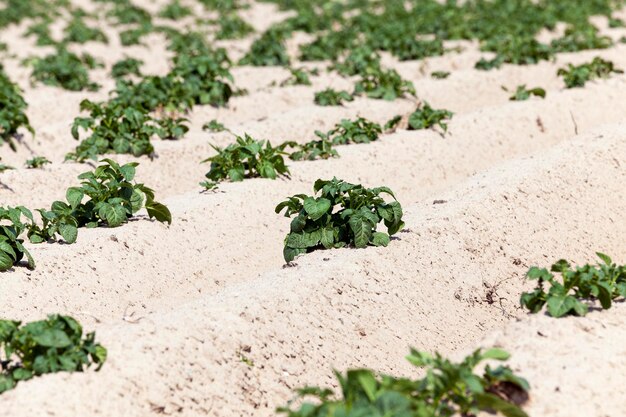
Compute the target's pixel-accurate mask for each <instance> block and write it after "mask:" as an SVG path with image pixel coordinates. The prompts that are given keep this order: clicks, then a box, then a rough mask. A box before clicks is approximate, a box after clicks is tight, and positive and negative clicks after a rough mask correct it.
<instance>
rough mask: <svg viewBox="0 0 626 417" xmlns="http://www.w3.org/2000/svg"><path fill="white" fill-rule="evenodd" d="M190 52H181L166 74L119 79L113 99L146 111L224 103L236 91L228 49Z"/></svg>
mask: <svg viewBox="0 0 626 417" xmlns="http://www.w3.org/2000/svg"><path fill="white" fill-rule="evenodd" d="M190 52H191V53H179V54H177V55H176V57H175V58H174V67H173V68H172V70H171V71H170V73H168V74H167V75H165V76H148V77H144V78H143V79H142V80H141V81H139V82H138V83H134V82H132V81H127V80H122V81H120V82H118V84H117V87H116V90H115V92H114V95H113V98H112V100H111V101H114V102H116V103H118V104H119V105H121V106H122V107H133V108H137V109H142V110H143V111H152V110H156V109H158V108H164V109H165V110H167V111H186V110H189V109H190V108H191V107H193V106H194V105H196V104H210V105H213V106H224V105H225V104H226V103H228V101H229V100H230V98H231V97H232V96H233V95H234V94H235V91H233V88H232V86H231V84H232V83H233V77H232V75H231V73H230V70H229V67H230V60H229V59H228V56H227V55H226V51H225V50H223V49H218V50H215V51H213V50H203V51H202V52H201V53H200V54H196V53H195V52H194V51H193V50H190Z"/></svg>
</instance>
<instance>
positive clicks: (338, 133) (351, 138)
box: [315, 117, 382, 145]
mask: <svg viewBox="0 0 626 417" xmlns="http://www.w3.org/2000/svg"><path fill="white" fill-rule="evenodd" d="M315 134H316V135H317V136H319V137H320V138H322V139H326V140H328V141H330V142H331V143H332V144H333V145H348V144H350V143H370V142H372V141H375V140H377V139H378V137H379V136H380V135H381V134H382V128H381V127H380V125H379V124H378V123H374V122H370V121H369V120H367V119H364V118H363V117H359V118H357V119H356V120H349V119H342V120H341V122H339V123H337V124H336V125H335V127H334V128H333V129H332V130H330V131H328V133H322V132H320V131H316V132H315Z"/></svg>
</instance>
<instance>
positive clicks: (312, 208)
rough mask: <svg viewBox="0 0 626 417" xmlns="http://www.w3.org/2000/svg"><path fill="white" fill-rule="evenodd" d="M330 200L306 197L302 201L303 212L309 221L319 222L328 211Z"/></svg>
mask: <svg viewBox="0 0 626 417" xmlns="http://www.w3.org/2000/svg"><path fill="white" fill-rule="evenodd" d="M330 205H331V204H330V200H328V199H326V198H318V199H314V198H311V197H307V198H306V199H305V200H304V211H306V213H307V214H308V215H309V217H310V218H311V220H313V221H316V220H319V219H320V218H321V217H322V216H323V215H324V214H326V212H327V211H328V210H329V209H330Z"/></svg>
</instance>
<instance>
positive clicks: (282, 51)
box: [239, 28, 290, 67]
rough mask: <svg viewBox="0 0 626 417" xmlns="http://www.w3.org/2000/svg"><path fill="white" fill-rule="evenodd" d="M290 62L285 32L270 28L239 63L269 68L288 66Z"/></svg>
mask: <svg viewBox="0 0 626 417" xmlns="http://www.w3.org/2000/svg"><path fill="white" fill-rule="evenodd" d="M289 62H290V60H289V55H287V49H286V47H285V34H284V31H283V30H282V29H280V28H270V29H269V30H268V31H266V32H265V33H263V34H262V35H261V37H260V38H258V39H257V40H255V41H254V43H253V44H252V46H251V47H250V51H249V52H248V53H247V54H246V55H245V56H244V57H243V58H242V59H241V60H240V61H239V64H240V65H252V66H255V67H267V66H274V65H276V66H287V65H289Z"/></svg>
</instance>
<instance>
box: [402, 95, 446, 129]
mask: <svg viewBox="0 0 626 417" xmlns="http://www.w3.org/2000/svg"><path fill="white" fill-rule="evenodd" d="M453 115H454V113H452V112H451V111H448V110H444V109H433V108H432V107H430V104H428V103H426V102H424V103H423V104H422V106H421V107H419V108H418V109H417V110H415V111H414V112H413V113H411V114H410V115H409V120H408V123H409V126H408V130H420V129H430V128H431V127H433V126H439V127H440V128H441V129H442V130H443V131H444V133H445V132H447V131H448V124H447V123H446V122H445V121H446V120H449V119H451V118H452V116H453Z"/></svg>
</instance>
